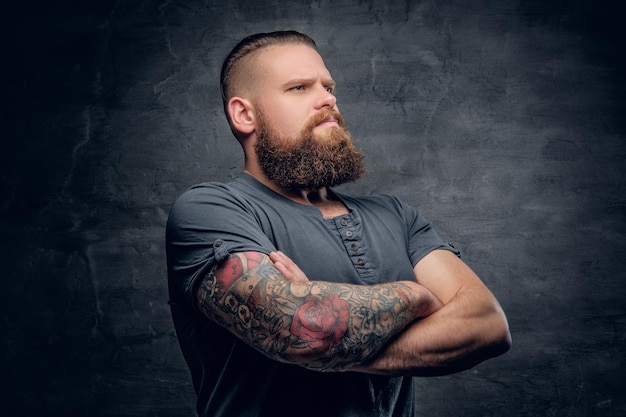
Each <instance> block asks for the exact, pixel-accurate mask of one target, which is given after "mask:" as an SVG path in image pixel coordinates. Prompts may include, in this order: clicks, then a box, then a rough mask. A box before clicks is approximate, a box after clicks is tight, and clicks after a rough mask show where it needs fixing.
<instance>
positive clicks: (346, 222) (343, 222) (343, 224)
mask: <svg viewBox="0 0 626 417" xmlns="http://www.w3.org/2000/svg"><path fill="white" fill-rule="evenodd" d="M339 223H341V225H342V226H347V225H348V220H346V219H345V218H342V219H341V221H340V222H339Z"/></svg>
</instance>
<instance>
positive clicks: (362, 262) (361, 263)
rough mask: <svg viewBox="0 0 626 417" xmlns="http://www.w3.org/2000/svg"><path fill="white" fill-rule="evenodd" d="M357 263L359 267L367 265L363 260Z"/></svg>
mask: <svg viewBox="0 0 626 417" xmlns="http://www.w3.org/2000/svg"><path fill="white" fill-rule="evenodd" d="M356 262H357V263H358V264H359V266H363V265H365V261H364V260H363V259H361V258H359V260H358V261H356Z"/></svg>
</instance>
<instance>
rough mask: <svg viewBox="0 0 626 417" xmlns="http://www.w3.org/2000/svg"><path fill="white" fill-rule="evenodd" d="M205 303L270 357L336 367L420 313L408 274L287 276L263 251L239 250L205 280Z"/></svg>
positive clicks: (201, 295) (367, 352) (370, 351)
mask: <svg viewBox="0 0 626 417" xmlns="http://www.w3.org/2000/svg"><path fill="white" fill-rule="evenodd" d="M197 300H198V303H199V306H200V308H201V309H202V311H203V312H204V313H205V314H206V315H207V316H208V317H209V318H211V319H212V320H214V321H215V322H217V323H219V324H220V325H222V326H224V327H225V328H227V329H228V330H229V331H230V332H232V333H233V334H235V335H236V336H237V337H239V338H241V339H242V340H244V341H245V342H247V343H249V344H250V345H251V346H253V347H255V348H256V349H258V350H260V351H261V352H262V353H264V354H266V355H267V356H269V357H270V358H273V359H276V360H280V361H283V362H289V363H296V364H299V365H302V366H305V367H307V368H310V369H317V370H329V371H336V370H342V369H345V368H348V367H350V366H354V365H356V364H360V363H362V362H363V361H365V360H367V359H369V358H371V357H372V356H373V355H374V354H375V353H376V352H377V351H378V350H379V349H380V348H381V347H382V346H383V345H384V343H386V342H387V341H388V340H389V339H390V338H391V337H393V336H394V335H395V334H397V333H398V332H399V331H400V330H402V329H403V328H404V327H405V326H406V325H407V324H409V323H411V322H412V321H414V320H415V319H416V317H418V316H419V311H420V306H419V303H420V299H419V295H418V294H416V292H415V289H414V288H412V287H411V286H410V284H409V283H406V282H404V283H403V282H394V283H388V284H379V285H376V286H359V285H351V284H339V283H330V282H321V281H309V282H300V283H296V282H290V281H287V280H286V279H285V278H284V277H283V276H282V275H281V273H280V272H279V271H278V270H277V269H275V268H274V266H273V264H272V262H271V261H270V259H269V258H268V257H267V256H266V255H262V254H259V253H255V252H246V253H237V254H234V255H233V256H231V258H230V259H228V260H227V261H225V262H223V263H221V264H220V265H219V266H218V267H216V268H214V269H213V270H211V271H210V272H209V273H208V274H207V275H206V277H204V279H203V280H202V282H201V283H200V287H199V289H198V292H197Z"/></svg>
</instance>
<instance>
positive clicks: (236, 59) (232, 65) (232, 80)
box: [220, 30, 317, 123]
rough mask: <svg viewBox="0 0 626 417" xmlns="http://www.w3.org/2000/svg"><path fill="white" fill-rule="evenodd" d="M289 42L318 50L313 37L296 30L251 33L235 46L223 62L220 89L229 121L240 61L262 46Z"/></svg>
mask: <svg viewBox="0 0 626 417" xmlns="http://www.w3.org/2000/svg"><path fill="white" fill-rule="evenodd" d="M288 44H291V45H298V44H304V45H308V46H310V47H311V48H313V49H315V50H316V51H317V45H316V44H315V41H314V40H313V38H311V37H310V36H308V35H305V34H303V33H300V32H296V31H294V30H285V31H277V32H269V33H257V34H255V35H250V36H248V37H246V38H244V39H242V40H241V41H240V42H239V43H238V44H237V45H236V46H235V47H234V48H233V50H232V51H230V53H229V54H228V56H227V57H226V59H225V60H224V64H222V72H221V74H220V89H221V92H222V101H223V105H224V112H225V113H226V118H227V119H229V123H230V117H229V116H228V101H229V100H230V99H231V98H232V97H233V96H234V95H235V94H234V86H236V85H237V83H238V80H237V77H238V76H241V75H239V74H237V70H238V67H239V63H241V62H242V60H243V59H244V58H246V57H248V56H250V54H252V53H253V52H255V51H258V50H260V49H262V48H266V47H269V46H274V45H288Z"/></svg>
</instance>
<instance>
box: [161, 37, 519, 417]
mask: <svg viewBox="0 0 626 417" xmlns="http://www.w3.org/2000/svg"><path fill="white" fill-rule="evenodd" d="M221 87H222V98H223V101H224V110H225V113H226V116H227V119H228V121H229V124H230V127H231V130H232V132H233V134H234V135H235V137H236V138H237V140H238V141H239V142H240V144H241V146H242V148H243V151H244V155H245V167H244V171H243V172H242V173H241V175H240V176H239V177H237V178H236V179H235V180H233V181H231V182H229V183H227V184H221V183H215V182H212V183H204V184H200V185H197V186H195V187H192V188H191V189H190V190H187V191H186V192H185V193H183V195H182V196H181V197H180V198H179V199H178V200H177V202H176V203H175V205H174V206H173V208H172V210H171V213H170V217H169V220H168V225H167V237H166V240H167V256H168V278H169V291H170V305H171V309H172V317H173V320H174V325H175V328H176V332H177V336H178V338H179V342H180V346H181V349H182V352H183V355H184V357H185V360H186V362H187V364H188V366H189V368H190V371H191V376H192V380H193V384H194V388H195V390H196V393H197V395H198V400H197V404H196V407H197V411H198V415H199V416H202V417H205V416H207V417H208V416H211V417H218V416H272V417H276V416H292V415H297V416H328V417H330V416H346V417H347V416H355V417H356V416H358V417H363V416H377V417H380V416H390V417H391V416H405V417H409V416H411V417H413V415H414V401H415V400H414V388H413V385H412V382H413V380H412V378H413V377H414V376H429V375H442V374H449V373H454V372H459V371H462V370H465V369H468V368H470V367H473V366H474V365H476V364H478V363H480V362H482V361H484V360H486V359H488V358H491V357H494V356H497V355H500V354H502V353H504V352H505V351H507V350H508V348H509V346H510V343H511V339H510V334H509V330H508V325H507V321H506V317H505V315H504V313H503V311H502V309H501V308H500V306H499V304H498V302H497V300H496V299H495V297H494V296H493V294H492V293H491V292H490V291H489V290H488V289H487V287H486V286H485V285H484V284H483V283H482V282H481V280H480V279H479V278H478V277H477V276H476V274H475V273H474V272H472V270H471V269H470V268H469V267H468V266H467V265H465V264H464V263H463V262H462V261H461V260H460V259H459V257H458V255H459V253H458V251H457V250H456V249H454V248H453V247H452V246H450V245H449V244H447V243H445V242H444V241H442V240H441V238H440V237H439V236H438V235H437V233H436V232H435V231H434V230H433V229H432V227H431V226H430V224H429V222H428V221H427V220H426V219H424V217H422V216H421V215H420V214H419V213H418V212H417V211H416V210H415V209H414V208H413V207H410V206H408V205H407V204H405V203H403V202H402V201H400V200H399V199H397V198H394V197H391V196H362V197H354V196H349V195H347V194H343V193H340V192H337V191H334V190H333V188H332V187H334V186H337V185H339V184H342V183H345V182H349V181H354V180H357V179H358V178H360V177H361V176H362V175H363V173H364V171H365V169H364V166H363V155H362V153H361V152H360V151H359V150H358V149H356V147H355V146H354V143H353V141H352V139H351V137H350V134H349V133H348V130H347V128H346V126H345V124H344V121H343V117H342V116H341V114H340V113H339V110H338V108H337V103H336V98H335V96H334V94H333V93H334V89H335V83H334V81H333V79H332V77H331V75H330V72H329V71H328V69H327V68H326V66H325V64H324V61H323V60H322V58H321V56H320V55H319V53H318V50H317V47H316V44H315V42H314V41H313V40H312V39H311V38H310V37H308V36H307V35H304V34H301V33H298V32H294V31H285V32H273V33H262V34H257V35H252V36H249V37H247V38H245V39H244V40H242V41H241V42H240V43H239V44H238V45H237V46H235V48H234V49H233V50H232V51H231V53H230V54H229V55H228V57H227V58H226V60H225V62H224V65H223V67H222V74H221Z"/></svg>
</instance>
